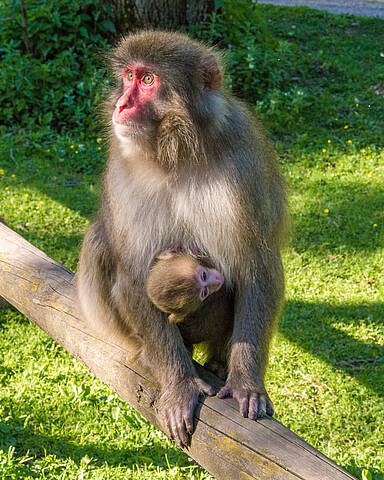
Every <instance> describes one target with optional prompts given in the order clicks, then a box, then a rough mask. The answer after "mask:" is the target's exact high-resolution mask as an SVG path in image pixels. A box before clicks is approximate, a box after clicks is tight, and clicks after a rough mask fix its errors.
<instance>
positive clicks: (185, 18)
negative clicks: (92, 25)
mask: <svg viewBox="0 0 384 480" xmlns="http://www.w3.org/2000/svg"><path fill="white" fill-rule="evenodd" d="M112 5H113V8H114V11H115V18H116V20H115V26H116V29H117V30H118V32H119V33H123V34H126V33H130V32H131V31H133V30H136V29H139V28H153V29H155V30H168V31H170V30H179V29H180V28H182V27H184V26H188V25H193V24H195V23H198V22H201V21H203V19H204V18H205V16H206V15H207V14H209V13H210V12H212V11H213V9H214V0H196V1H193V0H112Z"/></svg>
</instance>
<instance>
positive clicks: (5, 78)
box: [0, 0, 114, 131]
mask: <svg viewBox="0 0 384 480" xmlns="http://www.w3.org/2000/svg"><path fill="white" fill-rule="evenodd" d="M27 14H28V37H29V41H30V43H31V46H32V50H33V53H32V54H28V53H27V52H26V47H25V45H24V42H23V32H22V27H21V24H22V22H21V14H20V10H19V7H18V2H12V3H7V4H0V16H1V17H2V18H11V19H12V21H9V20H8V21H2V22H0V44H1V46H0V58H1V64H2V68H1V69H0V123H2V124H4V125H5V126H6V127H8V128H9V127H11V128H12V127H15V125H17V128H18V129H20V127H28V126H35V127H36V125H39V126H45V125H51V126H54V128H55V130H56V131H61V130H62V129H65V128H68V129H73V128H74V127H80V126H81V128H90V127H92V126H93V123H94V120H93V119H94V116H92V115H89V111H90V110H91V109H92V108H93V104H94V103H95V102H97V101H98V98H99V96H100V93H101V92H100V88H99V85H100V81H99V80H100V72H98V71H97V70H96V69H95V63H97V62H98V51H100V50H102V49H104V48H105V47H106V45H107V38H108V36H109V35H110V34H111V33H112V32H113V31H114V25H113V23H112V22H111V21H110V20H109V16H110V15H111V14H110V12H109V9H108V7H107V6H105V4H103V2H101V1H96V2H94V1H91V0H86V1H84V2H81V3H80V2H73V1H70V0H59V1H54V0H49V1H42V0H39V1H38V2H34V3H33V4H29V5H27ZM79 98H81V102H79V101H78V100H79Z"/></svg>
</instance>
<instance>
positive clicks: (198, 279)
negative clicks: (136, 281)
mask: <svg viewBox="0 0 384 480" xmlns="http://www.w3.org/2000/svg"><path fill="white" fill-rule="evenodd" d="M223 282H224V277H223V275H222V274H221V273H220V272H218V271H217V270H215V269H214V268H208V267H205V266H204V265H202V264H201V263H199V262H198V261H197V259H196V258H195V257H192V256H191V255H187V254H185V253H182V252H179V251H175V250H163V251H162V252H160V253H159V254H158V255H156V258H155V261H154V263H153V265H152V267H151V270H150V272H149V275H148V278H147V285H146V289H147V295H148V297H149V298H150V299H151V301H152V302H153V303H154V304H155V305H156V307H157V308H159V309H160V310H161V311H162V312H166V313H169V315H168V320H169V321H170V322H174V323H178V322H181V321H183V320H184V318H185V317H186V316H187V315H190V314H191V313H193V312H195V311H196V310H197V309H198V308H200V307H201V306H202V304H203V302H204V301H205V300H207V298H208V297H209V295H212V293H215V292H217V291H218V290H220V288H221V287H222V285H223Z"/></svg>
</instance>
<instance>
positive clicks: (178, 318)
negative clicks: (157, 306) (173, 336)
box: [168, 313, 185, 323]
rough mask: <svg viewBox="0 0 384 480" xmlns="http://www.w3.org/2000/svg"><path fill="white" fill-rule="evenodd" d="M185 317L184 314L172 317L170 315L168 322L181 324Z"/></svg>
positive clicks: (172, 315)
mask: <svg viewBox="0 0 384 480" xmlns="http://www.w3.org/2000/svg"><path fill="white" fill-rule="evenodd" d="M184 317H185V315H183V314H182V313H179V314H177V313H171V314H170V315H168V320H169V321H170V322H171V323H179V322H181V321H182V320H183V319H184Z"/></svg>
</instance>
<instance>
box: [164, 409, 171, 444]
mask: <svg viewBox="0 0 384 480" xmlns="http://www.w3.org/2000/svg"><path fill="white" fill-rule="evenodd" d="M163 424H164V430H165V434H166V435H167V437H169V438H171V439H172V440H173V438H174V437H173V435H172V429H171V423H170V420H169V417H168V415H167V414H166V413H165V414H164V417H163Z"/></svg>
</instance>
